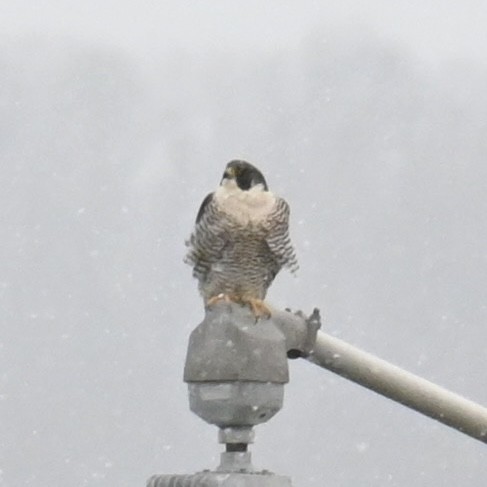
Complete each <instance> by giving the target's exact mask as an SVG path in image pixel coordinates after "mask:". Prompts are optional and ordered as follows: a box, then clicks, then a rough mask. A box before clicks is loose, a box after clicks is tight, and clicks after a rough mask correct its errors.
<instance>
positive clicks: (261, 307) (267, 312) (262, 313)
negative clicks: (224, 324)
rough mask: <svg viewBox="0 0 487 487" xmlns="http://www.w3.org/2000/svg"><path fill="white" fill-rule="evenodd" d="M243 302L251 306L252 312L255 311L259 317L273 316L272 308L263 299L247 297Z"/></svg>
mask: <svg viewBox="0 0 487 487" xmlns="http://www.w3.org/2000/svg"><path fill="white" fill-rule="evenodd" d="M241 302H242V304H247V305H249V306H250V309H251V310H252V313H254V316H255V317H256V318H257V319H258V318H264V319H269V318H270V317H271V314H272V312H271V309H270V308H269V306H268V305H267V304H266V303H265V302H264V301H263V300H262V299H256V298H247V299H242V301H241Z"/></svg>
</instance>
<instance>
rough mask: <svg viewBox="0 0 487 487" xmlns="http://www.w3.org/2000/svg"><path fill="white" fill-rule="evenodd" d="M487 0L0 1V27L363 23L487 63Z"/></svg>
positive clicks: (151, 38)
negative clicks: (365, 0) (364, 0)
mask: <svg viewBox="0 0 487 487" xmlns="http://www.w3.org/2000/svg"><path fill="white" fill-rule="evenodd" d="M486 25H487V2H483V1H478V0H477V1H475V0H467V1H462V2H458V1H435V0H423V1H386V0H374V1H368V2H357V1H350V0H345V1H341V2H337V1H329V2H324V1H312V0H306V1H293V2H289V1H276V0H271V1H266V2H262V1H258V0H248V1H246V2H245V3H244V2H240V1H235V0H214V1H211V2H199V1H178V2H176V1H172V2H168V1H165V2H161V1H155V0H142V1H126V0H125V1H115V0H104V1H101V2H100V1H97V0H86V1H83V2H78V1H77V2H73V1H62V0H39V1H29V0H19V1H16V2H3V5H2V7H1V17H0V26H1V31H2V32H4V33H19V32H26V33H28V32H30V33H39V34H45V33H46V32H48V33H49V35H56V34H69V35H70V36H75V37H82V38H87V39H90V40H92V41H97V40H102V39H103V40H108V41H110V42H112V43H114V44H116V45H120V46H125V47H127V48H131V49H132V48H135V49H142V50H144V51H145V50H147V49H154V50H156V51H157V50H159V49H164V48H167V47H170V48H173V47H175V46H188V47H189V46H191V48H192V49H195V48H197V47H198V46H199V47H200V48H201V49H207V48H208V47H210V46H211V47H216V46H220V47H225V48H235V47H237V48H245V47H247V46H259V47H261V48H262V47H269V48H272V47H276V46H281V45H283V46H286V45H289V44H293V43H296V42H299V40H300V39H301V38H303V37H306V35H307V34H308V33H309V32H312V31H313V30H314V29H319V30H323V35H324V40H326V29H331V30H341V29H344V30H346V31H347V32H350V31H351V30H353V27H354V26H357V27H359V26H360V27H364V26H365V27H367V28H369V29H371V30H374V31H376V33H377V34H378V35H380V36H385V37H388V38H390V39H397V40H399V41H400V42H403V43H404V44H406V45H407V46H409V47H410V48H412V49H413V50H414V51H416V52H417V53H418V54H420V55H421V56H425V57H427V58H430V59H431V58H434V57H439V58H444V57H447V58H450V57H468V58H475V59H477V60H479V61H482V62H485V60H486V59H487V56H486V51H485V50H486V47H487V29H486V28H485V26H486Z"/></svg>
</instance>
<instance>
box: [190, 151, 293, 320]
mask: <svg viewBox="0 0 487 487" xmlns="http://www.w3.org/2000/svg"><path fill="white" fill-rule="evenodd" d="M289 215H290V209H289V205H288V203H287V202H286V201H285V200H284V199H283V198H281V197H279V196H277V195H275V194H274V193H272V192H271V191H269V188H268V186H267V182H266V180H265V178H264V175H263V174H262V172H261V171H260V170H259V169H257V167H255V166H254V165H252V164H250V163H249V162H247V161H243V160H233V161H230V162H229V163H228V164H227V165H226V167H225V170H224V173H223V177H222V179H221V182H220V185H219V187H218V188H217V189H216V190H215V191H214V192H212V193H209V194H208V195H207V196H206V197H205V198H204V200H203V202H202V203H201V206H200V208H199V211H198V214H197V217H196V222H195V226H194V230H193V232H192V233H191V236H190V238H189V239H188V240H187V241H186V246H187V247H188V250H187V254H186V257H185V262H186V263H187V264H190V265H191V266H192V267H193V277H195V278H196V279H197V280H198V288H199V292H200V294H201V296H202V297H203V301H204V304H205V307H206V308H207V309H208V308H211V307H212V306H213V305H215V304H216V303H217V302H219V301H221V300H224V301H227V302H235V303H238V304H241V305H243V306H248V307H250V309H251V310H252V312H253V313H254V315H255V317H256V318H260V317H267V318H269V317H270V316H271V309H270V307H269V306H268V305H267V303H265V302H264V298H265V296H266V294H267V290H268V288H269V286H270V285H271V284H272V282H273V280H274V278H275V277H276V275H277V273H278V272H279V271H280V270H281V269H282V268H283V267H284V268H288V269H289V270H290V271H291V272H292V273H293V274H296V272H297V270H298V262H297V259H296V253H295V250H294V247H293V245H292V243H291V239H290V236H289Z"/></svg>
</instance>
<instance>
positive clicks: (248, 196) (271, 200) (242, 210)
mask: <svg viewBox="0 0 487 487" xmlns="http://www.w3.org/2000/svg"><path fill="white" fill-rule="evenodd" d="M215 201H216V202H217V204H218V206H219V207H220V209H221V210H222V211H224V212H225V213H227V214H228V215H230V216H232V217H233V218H235V219H236V220H238V221H239V222H241V223H251V222H253V223H258V222H260V221H262V220H264V219H265V218H266V217H267V216H268V215H269V213H270V212H271V211H272V209H273V208H274V204H275V202H276V197H275V196H274V195H273V194H272V193H271V192H270V191H265V190H264V186H263V185H262V184H257V185H255V186H253V187H252V188H250V189H249V190H247V191H244V190H242V189H240V188H239V187H238V185H237V183H236V181H235V180H234V179H226V178H225V179H223V181H222V184H221V186H220V187H219V188H218V189H217V190H216V192H215Z"/></svg>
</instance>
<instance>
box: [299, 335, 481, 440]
mask: <svg viewBox="0 0 487 487" xmlns="http://www.w3.org/2000/svg"><path fill="white" fill-rule="evenodd" d="M307 360H309V361H310V362H313V363H315V364H317V365H319V366H321V367H323V368H325V369H328V370H331V371H332V372H335V373H337V374H339V375H341V376H342V377H345V378H347V379H350V380H352V381H354V382H356V383H357V384H360V385H362V386H364V387H367V388H368V389H372V390H373V391H375V392H377V393H379V394H382V395H383V396H386V397H388V398H389V399H392V400H394V401H397V402H399V403H401V404H404V405H405V406H407V407H409V408H411V409H414V410H416V411H418V412H420V413H422V414H425V415H426V416H429V417H430V418H433V419H436V420H437V421H440V422H441V423H443V424H446V425H447V426H451V427H452V428H455V429H457V430H459V431H461V432H462V433H465V434H466V435H469V436H471V437H472V438H475V439H477V440H480V441H482V442H484V443H487V408H484V407H482V406H480V405H479V404H476V403H474V402H473V401H469V400H468V399H465V398H464V397H462V396H459V395H458V394H455V393H453V392H450V391H447V390H446V389H444V388H443V387H440V386H437V385H436V384H433V383H432V382H429V381H427V380H425V379H422V378H421V377H418V376H417V375H414V374H411V373H410V372H406V371H405V370H403V369H401V368H399V367H397V366H395V365H392V364H390V363H388V362H386V361H385V360H381V359H379V358H377V357H375V356H374V355H372V354H370V353H367V352H363V351H362V350H359V349H358V348H356V347H354V346H352V345H349V344H348V343H346V342H344V341H342V340H339V339H338V338H334V337H332V336H330V335H327V334H326V333H323V332H321V331H318V334H317V337H316V342H315V345H314V347H313V350H312V352H311V354H310V355H309V356H308V357H307Z"/></svg>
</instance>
